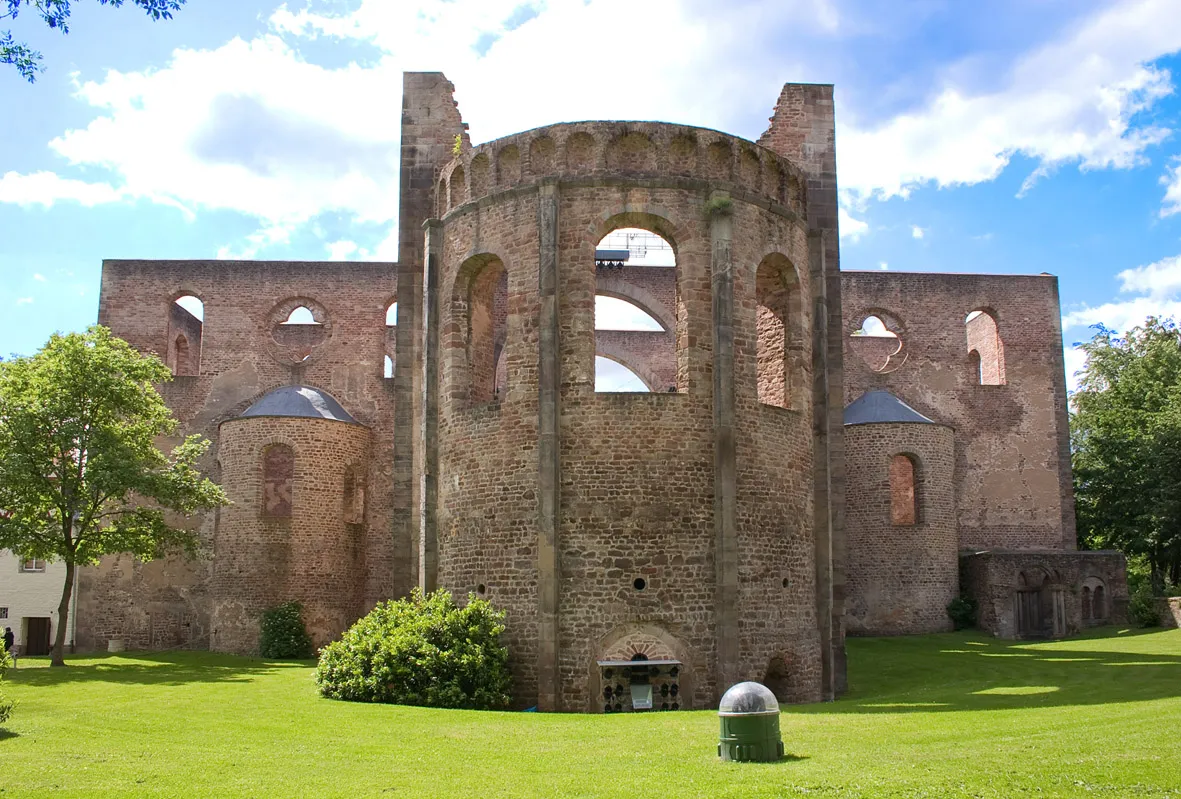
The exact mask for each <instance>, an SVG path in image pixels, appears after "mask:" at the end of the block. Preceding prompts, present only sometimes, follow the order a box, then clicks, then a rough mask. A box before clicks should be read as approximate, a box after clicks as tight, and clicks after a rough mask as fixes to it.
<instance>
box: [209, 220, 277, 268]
mask: <svg viewBox="0 0 1181 799" xmlns="http://www.w3.org/2000/svg"><path fill="white" fill-rule="evenodd" d="M293 227H294V226H293V225H270V226H268V227H265V228H261V229H259V230H256V231H255V232H253V233H251V234H250V235H249V236H247V237H246V242H245V244H244V246H242V247H240V248H238V247H234V246H233V245H229V244H227V245H225V246H224V247H220V248H218V251H217V257H218V258H220V259H222V260H229V261H235V260H248V259H250V258H254V257H255V256H256V255H258V253H259V252H261V251H262V250H265V249H266V248H267V247H269V246H271V245H273V244H286V243H287V242H289V241H290V240H291V233H292V230H293Z"/></svg>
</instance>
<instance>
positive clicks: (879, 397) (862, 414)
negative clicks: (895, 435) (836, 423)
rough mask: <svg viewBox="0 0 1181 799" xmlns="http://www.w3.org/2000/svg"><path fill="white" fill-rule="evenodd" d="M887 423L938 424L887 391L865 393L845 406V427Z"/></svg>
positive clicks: (878, 390) (877, 390)
mask: <svg viewBox="0 0 1181 799" xmlns="http://www.w3.org/2000/svg"><path fill="white" fill-rule="evenodd" d="M888 422H914V423H917V424H938V422H936V421H935V420H933V419H928V418H927V417H926V416H923V415H922V414H921V413H919V412H918V411H916V410H915V409H914V408H912V407H910V406H909V405H907V404H906V403H905V402H903V401H902V400H900V399H898V398H897V397H895V396H894V395H893V394H891V393H890V392H889V391H882V390H880V389H876V390H874V391H867V392H865V393H864V394H862V395H861V396H860V397H858V398H857V399H855V400H853V401H852V402H850V403H849V404H848V405H846V406H845V424H846V425H851V424H880V423H888Z"/></svg>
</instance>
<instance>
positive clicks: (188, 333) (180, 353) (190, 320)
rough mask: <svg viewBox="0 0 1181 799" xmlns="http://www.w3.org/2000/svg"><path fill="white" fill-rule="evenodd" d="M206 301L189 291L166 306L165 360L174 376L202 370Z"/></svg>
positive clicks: (190, 374)
mask: <svg viewBox="0 0 1181 799" xmlns="http://www.w3.org/2000/svg"><path fill="white" fill-rule="evenodd" d="M204 325H205V304H204V303H203V302H201V300H200V299H198V298H197V297H194V296H193V295H191V294H186V295H185V296H183V297H180V298H178V299H177V300H176V301H175V302H173V303H172V307H171V308H170V309H169V317H168V329H169V339H170V341H169V347H168V358H167V360H168V364H169V365H170V366H171V367H172V373H173V374H174V375H176V376H177V377H196V376H197V375H199V374H201V339H202V336H203V335H204Z"/></svg>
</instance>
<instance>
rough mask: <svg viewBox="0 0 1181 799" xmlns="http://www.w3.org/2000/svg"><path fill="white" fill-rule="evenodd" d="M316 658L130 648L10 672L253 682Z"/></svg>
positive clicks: (66, 677)
mask: <svg viewBox="0 0 1181 799" xmlns="http://www.w3.org/2000/svg"><path fill="white" fill-rule="evenodd" d="M312 664H313V661H270V660H258V659H257V658H245V657H236V656H234V655H219V654H214V653H211V652H127V653H125V654H122V655H73V656H71V657H69V658H67V660H66V666H65V668H56V669H55V668H51V667H50V666H49V658H22V659H21V660H20V663H19V664H18V668H15V669H11V670H9V672H8V677H7V680H8V681H9V682H12V683H13V684H23V685H34V686H53V685H62V684H64V683H72V682H108V683H124V684H139V685H183V684H185V683H215V682H249V681H250V680H251V679H252V678H253V677H256V676H259V675H262V674H270V673H273V672H275V671H278V670H281V669H293V668H307V667H309V666H311V665H312Z"/></svg>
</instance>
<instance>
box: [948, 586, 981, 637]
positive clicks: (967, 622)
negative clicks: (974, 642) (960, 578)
mask: <svg viewBox="0 0 1181 799" xmlns="http://www.w3.org/2000/svg"><path fill="white" fill-rule="evenodd" d="M947 615H948V616H949V617H950V618H951V624H952V626H953V627H954V628H955V629H957V630H966V629H968V628H970V627H975V626H976V600H975V599H972V598H971V597H969V596H964V595H962V594H961V595H960V596H957V597H956V598H955V599H953V600H951V601H950V602H948V603H947Z"/></svg>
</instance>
